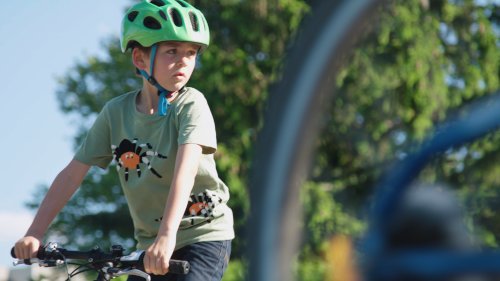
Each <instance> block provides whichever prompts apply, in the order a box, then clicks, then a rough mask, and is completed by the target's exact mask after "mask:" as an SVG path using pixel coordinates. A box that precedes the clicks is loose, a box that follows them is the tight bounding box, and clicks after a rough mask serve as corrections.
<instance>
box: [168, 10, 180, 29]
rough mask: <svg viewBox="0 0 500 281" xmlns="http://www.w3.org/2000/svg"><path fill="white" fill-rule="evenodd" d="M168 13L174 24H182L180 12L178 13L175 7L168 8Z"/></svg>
mask: <svg viewBox="0 0 500 281" xmlns="http://www.w3.org/2000/svg"><path fill="white" fill-rule="evenodd" d="M168 13H169V14H170V17H171V18H172V21H173V22H174V24H175V25H176V26H179V27H180V26H182V18H181V14H180V13H179V11H177V9H170V10H169V11H168Z"/></svg>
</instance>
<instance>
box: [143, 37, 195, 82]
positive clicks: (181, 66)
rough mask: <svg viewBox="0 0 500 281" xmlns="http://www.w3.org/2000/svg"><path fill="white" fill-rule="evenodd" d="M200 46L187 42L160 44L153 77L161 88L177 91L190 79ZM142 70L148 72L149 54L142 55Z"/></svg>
mask: <svg viewBox="0 0 500 281" xmlns="http://www.w3.org/2000/svg"><path fill="white" fill-rule="evenodd" d="M199 48H200V46H198V45H196V44H193V43H187V42H161V43H159V44H158V50H157V52H156V58H155V65H154V77H155V79H156V80H157V81H158V83H160V85H161V86H162V87H164V88H165V89H167V90H169V91H178V90H180V89H181V88H182V87H184V85H186V83H187V82H188V81H189V79H190V78H191V74H192V73H193V70H194V67H195V64H196V55H197V53H198V50H199ZM143 55H144V58H145V60H144V61H143V64H144V65H143V67H144V68H142V69H144V70H146V71H147V72H149V68H150V65H149V64H150V63H149V54H146V53H144V54H143Z"/></svg>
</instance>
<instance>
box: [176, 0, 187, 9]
mask: <svg viewBox="0 0 500 281" xmlns="http://www.w3.org/2000/svg"><path fill="white" fill-rule="evenodd" d="M175 1H176V2H177V3H179V5H181V6H182V7H184V8H187V6H188V5H187V4H186V2H184V1H180V0H175Z"/></svg>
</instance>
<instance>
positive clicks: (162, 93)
mask: <svg viewBox="0 0 500 281" xmlns="http://www.w3.org/2000/svg"><path fill="white" fill-rule="evenodd" d="M157 50H158V45H157V44H153V46H151V54H150V58H149V59H150V61H149V73H151V75H149V74H148V73H147V72H146V71H144V70H142V69H139V72H140V73H141V75H142V76H143V77H144V78H146V80H148V82H149V83H151V85H153V86H155V87H156V89H158V97H159V100H158V115H160V116H165V115H167V112H168V107H169V105H170V102H168V98H169V97H171V96H172V93H173V92H171V91H169V90H167V89H165V88H163V87H162V86H161V85H160V83H158V81H156V79H155V78H154V77H153V73H154V62H155V57H156V51H157Z"/></svg>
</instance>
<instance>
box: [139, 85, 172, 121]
mask: <svg viewBox="0 0 500 281" xmlns="http://www.w3.org/2000/svg"><path fill="white" fill-rule="evenodd" d="M177 93H178V92H173V93H172V95H171V96H170V97H169V98H168V101H169V102H173V101H174V100H175V98H176V97H177ZM158 100H159V97H158V91H157V90H156V89H154V90H150V89H147V88H146V87H143V88H142V90H141V92H140V93H139V95H137V100H136V108H137V110H138V111H139V112H141V113H144V114H150V115H153V114H156V112H157V109H158Z"/></svg>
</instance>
